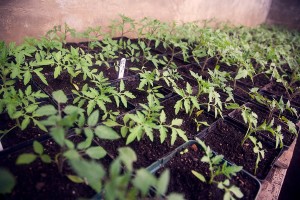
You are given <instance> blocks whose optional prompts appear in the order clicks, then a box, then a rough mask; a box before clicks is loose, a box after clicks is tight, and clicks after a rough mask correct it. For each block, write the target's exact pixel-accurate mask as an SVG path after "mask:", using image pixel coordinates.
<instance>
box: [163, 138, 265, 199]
mask: <svg viewBox="0 0 300 200" xmlns="http://www.w3.org/2000/svg"><path fill="white" fill-rule="evenodd" d="M203 155H204V153H203V151H201V150H200V148H198V147H197V146H196V145H195V144H193V145H192V146H189V147H188V152H187V153H184V154H179V153H177V154H176V155H175V156H174V158H172V159H171V160H170V161H169V162H168V163H167V164H166V165H165V166H164V168H162V169H160V170H159V172H158V174H160V173H161V172H162V171H163V169H166V168H169V169H170V173H171V176H170V183H169V187H168V192H179V193H183V194H184V197H185V199H193V200H194V199H195V200H196V199H199V200H200V199H212V200H215V199H223V195H224V192H223V191H222V190H220V189H218V188H217V185H216V184H211V185H210V184H208V183H203V182H201V181H200V180H199V179H197V178H196V177H195V176H194V175H193V174H192V173H191V170H195V171H197V172H199V173H201V174H202V175H204V177H205V178H206V180H208V179H209V169H208V168H209V166H208V164H207V163H203V162H201V161H200V160H201V158H202V157H203ZM216 180H218V181H224V180H225V177H224V176H220V175H219V176H218V177H217V178H216ZM230 183H231V184H233V185H235V186H237V187H239V188H240V189H241V191H242V193H243V194H244V198H243V199H255V197H256V195H257V193H258V190H259V184H258V182H257V181H255V180H254V179H253V178H252V177H250V176H249V175H247V174H246V173H244V172H239V173H238V174H237V176H235V177H233V178H232V179H231V180H230Z"/></svg>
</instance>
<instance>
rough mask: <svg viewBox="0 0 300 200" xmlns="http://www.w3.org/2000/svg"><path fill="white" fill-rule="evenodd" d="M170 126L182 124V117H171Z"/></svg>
mask: <svg viewBox="0 0 300 200" xmlns="http://www.w3.org/2000/svg"><path fill="white" fill-rule="evenodd" d="M171 125H172V126H181V125H182V119H177V118H176V119H173V120H172V122H171Z"/></svg>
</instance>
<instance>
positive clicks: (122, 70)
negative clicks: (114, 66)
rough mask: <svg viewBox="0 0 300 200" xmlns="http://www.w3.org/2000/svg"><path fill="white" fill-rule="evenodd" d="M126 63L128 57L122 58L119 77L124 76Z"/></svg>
mask: <svg viewBox="0 0 300 200" xmlns="http://www.w3.org/2000/svg"><path fill="white" fill-rule="evenodd" d="M125 64H126V59H125V58H122V59H121V63H120V67H119V77H118V79H120V78H123V77H124V71H125Z"/></svg>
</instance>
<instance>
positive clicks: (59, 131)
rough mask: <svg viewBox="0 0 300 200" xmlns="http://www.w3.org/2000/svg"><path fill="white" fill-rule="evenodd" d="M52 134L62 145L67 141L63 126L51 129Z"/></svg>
mask: <svg viewBox="0 0 300 200" xmlns="http://www.w3.org/2000/svg"><path fill="white" fill-rule="evenodd" d="M50 135H51V136H52V138H53V139H54V141H55V142H56V143H57V144H59V145H60V146H63V145H64V141H65V131H64V129H63V128H62V127H54V128H51V130H50Z"/></svg>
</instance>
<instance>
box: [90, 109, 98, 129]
mask: <svg viewBox="0 0 300 200" xmlns="http://www.w3.org/2000/svg"><path fill="white" fill-rule="evenodd" d="M98 120H99V110H95V111H94V112H92V114H91V115H90V116H89V118H88V125H89V126H95V125H96V124H97V123H98Z"/></svg>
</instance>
